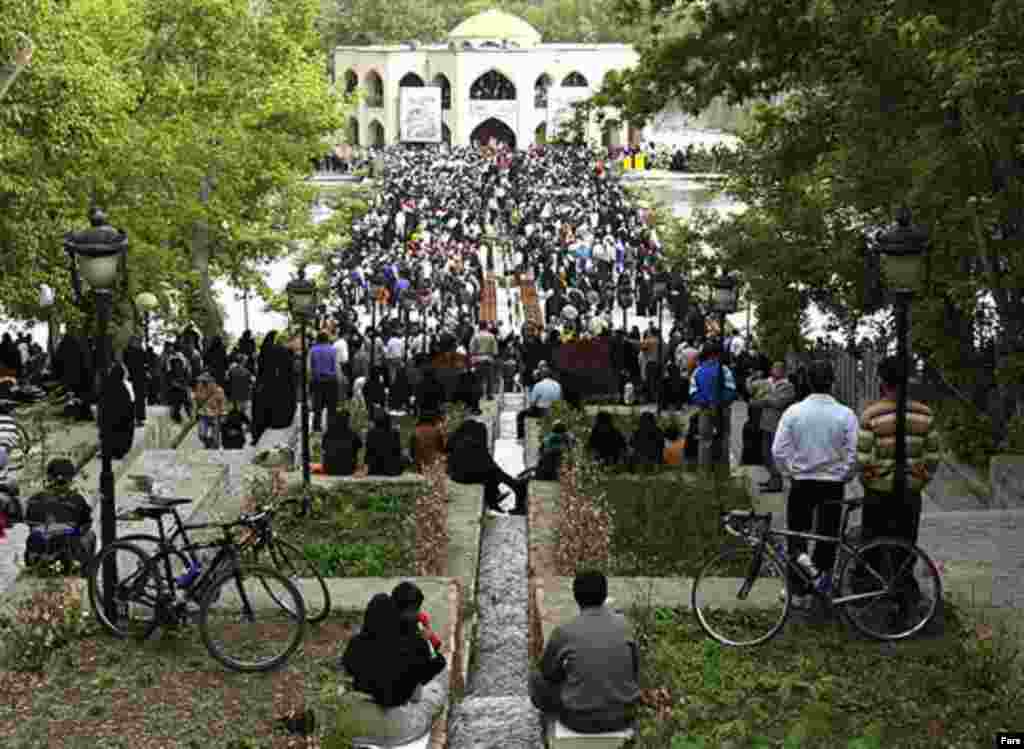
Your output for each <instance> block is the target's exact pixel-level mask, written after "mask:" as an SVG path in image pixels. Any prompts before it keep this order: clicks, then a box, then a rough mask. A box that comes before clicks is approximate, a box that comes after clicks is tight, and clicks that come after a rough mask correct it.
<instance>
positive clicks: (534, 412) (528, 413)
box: [516, 406, 548, 440]
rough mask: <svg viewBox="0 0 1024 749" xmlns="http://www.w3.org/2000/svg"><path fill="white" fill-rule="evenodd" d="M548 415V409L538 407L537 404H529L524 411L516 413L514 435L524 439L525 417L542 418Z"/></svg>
mask: <svg viewBox="0 0 1024 749" xmlns="http://www.w3.org/2000/svg"><path fill="white" fill-rule="evenodd" d="M547 415H548V409H546V408H540V407H538V406H530V407H529V408H527V409H526V410H524V411H520V412H519V413H517V414H516V437H518V438H519V439H521V440H523V439H526V419H527V418H534V419H543V418H544V417H545V416H547Z"/></svg>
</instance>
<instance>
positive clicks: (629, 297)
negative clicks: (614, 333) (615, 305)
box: [616, 273, 633, 330]
mask: <svg viewBox="0 0 1024 749" xmlns="http://www.w3.org/2000/svg"><path fill="white" fill-rule="evenodd" d="M616 293H617V294H618V297H619V306H620V307H622V329H623V330H626V329H627V326H628V325H629V321H628V320H627V319H626V315H627V313H628V311H629V308H630V307H632V306H633V289H632V287H631V286H630V285H629V276H627V275H626V274H625V273H623V274H622V275H621V276H619V286H618V289H617V291H616Z"/></svg>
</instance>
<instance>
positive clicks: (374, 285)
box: [369, 273, 387, 379]
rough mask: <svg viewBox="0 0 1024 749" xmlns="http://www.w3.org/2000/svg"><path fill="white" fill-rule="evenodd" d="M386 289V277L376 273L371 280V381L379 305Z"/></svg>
mask: <svg viewBox="0 0 1024 749" xmlns="http://www.w3.org/2000/svg"><path fill="white" fill-rule="evenodd" d="M386 289H387V284H386V283H385V282H384V277H383V276H382V275H381V274H380V273H374V274H373V276H372V277H371V278H370V297H371V300H370V336H369V339H370V340H369V343H370V379H373V366H374V360H375V358H376V357H375V354H376V352H377V346H376V342H375V341H374V338H375V337H376V335H377V303H378V301H379V300H380V298H381V297H382V296H383V294H384V291H385V290H386Z"/></svg>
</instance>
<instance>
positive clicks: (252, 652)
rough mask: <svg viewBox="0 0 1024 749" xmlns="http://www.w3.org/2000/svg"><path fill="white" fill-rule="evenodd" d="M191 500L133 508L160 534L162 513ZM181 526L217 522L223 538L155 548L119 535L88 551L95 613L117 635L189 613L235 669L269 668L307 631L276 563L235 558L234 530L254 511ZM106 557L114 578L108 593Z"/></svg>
mask: <svg viewBox="0 0 1024 749" xmlns="http://www.w3.org/2000/svg"><path fill="white" fill-rule="evenodd" d="M189 501H190V500H174V499H172V500H165V501H164V502H163V503H162V504H160V505H144V506H141V507H138V508H136V509H135V510H134V512H135V513H136V514H137V515H138V516H140V517H143V518H151V519H153V520H156V521H157V523H158V526H159V528H160V535H161V537H164V535H165V534H164V532H163V517H164V516H165V515H167V514H171V513H174V514H176V511H175V509H174V508H175V506H176V505H180V504H185V503H187V502H189ZM185 528H187V530H190V531H194V530H199V529H202V528H218V529H220V531H221V533H222V538H220V539H218V540H214V541H211V542H208V543H185V544H183V545H180V546H170V545H168V544H164V543H162V544H161V545H160V547H159V548H158V550H157V552H156V553H155V554H147V553H146V552H145V551H143V550H142V549H141V548H139V546H137V545H136V544H133V543H131V542H128V541H124V540H121V541H117V542H115V543H113V544H110V545H109V546H105V547H104V548H103V549H102V550H101V551H100V553H99V554H97V555H96V557H94V559H93V561H92V564H91V565H90V569H89V573H88V578H89V602H90V604H91V605H92V609H93V611H94V613H95V615H96V619H97V621H98V622H99V623H100V624H101V625H102V626H103V627H104V628H105V629H106V630H107V631H108V632H110V633H111V634H112V635H114V636H115V637H119V638H127V637H136V638H139V639H146V638H148V637H150V636H151V635H152V634H153V633H154V632H155V631H156V630H157V629H158V628H159V627H171V628H177V627H180V626H182V625H186V624H188V623H190V622H191V621H192V620H193V619H195V620H196V621H197V622H198V624H199V632H200V635H201V637H202V640H203V644H204V645H205V646H206V649H207V650H208V651H209V652H210V655H212V656H213V657H214V658H216V659H217V660H218V661H220V662H221V663H222V664H224V665H225V666H226V667H228V668H229V669H231V670H233V671H247V672H258V671H269V670H271V669H273V668H276V667H277V666H280V665H281V664H282V663H284V662H285V661H287V660H288V658H289V657H290V656H291V654H292V653H294V652H295V650H296V648H298V647H299V645H300V643H301V642H302V638H303V635H304V634H305V627H306V611H305V603H304V600H303V597H302V594H301V593H300V592H299V589H298V588H297V587H296V586H295V584H294V583H293V582H292V581H291V580H289V579H288V578H287V577H285V576H284V575H283V574H281V573H280V572H279V571H277V570H276V569H273V568H271V567H261V566H259V565H254V564H248V563H246V562H244V561H243V560H242V559H241V552H240V549H239V545H238V544H237V543H236V542H235V539H234V537H233V535H232V532H233V530H234V529H235V528H244V529H250V530H251V529H253V528H254V522H253V519H252V518H250V517H248V516H244V515H243V516H242V517H241V518H239V520H237V521H235V522H231V523H202V524H197V525H189V526H185ZM207 550H209V551H213V552H215V553H214V554H213V556H212V558H210V559H209V561H208V562H206V561H204V554H203V553H202V552H204V551H207ZM182 564H184V565H185V568H184V571H180V570H181V567H182ZM110 565H113V575H114V578H115V579H114V584H113V586H112V597H111V598H109V599H108V598H107V597H106V596H107V591H106V587H105V583H106V582H107V579H106V575H107V574H108V571H109V570H108V567H110Z"/></svg>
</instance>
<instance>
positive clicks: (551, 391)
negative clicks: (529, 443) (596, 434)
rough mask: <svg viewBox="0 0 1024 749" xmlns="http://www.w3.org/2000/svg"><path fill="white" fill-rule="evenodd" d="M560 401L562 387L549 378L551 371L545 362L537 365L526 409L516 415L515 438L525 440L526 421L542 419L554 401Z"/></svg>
mask: <svg viewBox="0 0 1024 749" xmlns="http://www.w3.org/2000/svg"><path fill="white" fill-rule="evenodd" d="M560 400H562V386H561V385H559V384H558V381H557V380H555V379H554V378H553V377H552V376H551V369H550V367H548V363H547V362H546V361H542V362H541V363H540V364H538V365H537V384H536V385H534V386H533V387H532V388H531V389H530V395H529V397H528V398H527V404H526V405H527V406H528V407H527V409H526V410H525V411H520V412H519V413H517V414H516V437H517V438H518V439H526V419H527V417H530V416H532V417H533V418H537V419H539V418H542V417H543V416H544V415H545V414H547V412H548V410H549V409H550V408H551V405H552V404H553V403H554V402H555V401H560Z"/></svg>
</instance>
